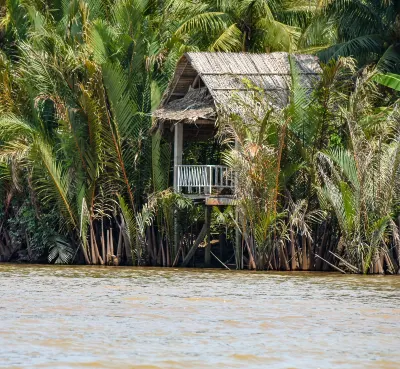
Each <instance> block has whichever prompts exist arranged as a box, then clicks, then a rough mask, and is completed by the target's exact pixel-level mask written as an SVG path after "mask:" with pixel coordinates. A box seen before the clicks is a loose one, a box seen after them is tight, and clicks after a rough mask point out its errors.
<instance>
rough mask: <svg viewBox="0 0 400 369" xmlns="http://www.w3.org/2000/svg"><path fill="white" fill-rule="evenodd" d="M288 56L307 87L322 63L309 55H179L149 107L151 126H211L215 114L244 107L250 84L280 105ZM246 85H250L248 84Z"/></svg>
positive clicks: (285, 98) (283, 98)
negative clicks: (153, 108)
mask: <svg viewBox="0 0 400 369" xmlns="http://www.w3.org/2000/svg"><path fill="white" fill-rule="evenodd" d="M291 57H292V58H293V59H292V61H294V64H295V65H296V70H297V73H298V74H299V77H300V80H301V83H302V85H303V87H305V88H310V89H311V88H312V87H313V84H314V82H315V80H316V79H318V75H319V74H320V73H321V68H320V66H319V63H318V59H317V58H316V57H315V56H312V55H300V54H297V55H291V56H290V55H289V54H288V53H286V52H276V53H270V54H250V53H220V52H217V53H210V52H193V53H192V52H190V53H186V54H184V55H183V56H182V58H181V59H180V60H179V62H178V65H177V67H176V71H175V75H174V77H173V79H172V81H171V83H170V85H169V88H168V89H167V91H166V93H165V94H164V97H163V100H162V102H161V105H160V107H159V108H158V109H157V110H156V111H155V112H154V113H153V117H154V118H155V119H154V121H155V125H154V127H153V128H155V129H156V128H161V127H165V126H169V127H170V128H171V129H172V127H173V126H174V124H176V123H178V122H181V123H184V124H185V129H187V128H189V127H188V126H187V125H195V126H196V127H199V126H200V125H201V126H202V129H203V130H204V129H205V127H204V125H212V126H214V123H215V120H216V118H217V116H218V115H219V114H220V113H221V112H222V111H223V112H224V113H236V114H241V113H243V112H242V111H241V110H243V105H242V106H241V105H240V104H237V103H235V102H234V101H235V100H236V101H238V99H239V100H242V101H245V102H246V101H249V102H251V100H253V99H252V97H253V96H254V88H251V86H257V87H258V88H261V89H263V90H264V91H265V93H266V94H267V95H268V98H269V99H270V101H271V104H273V105H275V106H276V107H278V108H279V107H280V108H282V107H284V106H285V105H286V104H287V103H288V98H289V89H290V82H291V75H292V72H291V66H290V60H289V58H291ZM249 86H250V87H249Z"/></svg>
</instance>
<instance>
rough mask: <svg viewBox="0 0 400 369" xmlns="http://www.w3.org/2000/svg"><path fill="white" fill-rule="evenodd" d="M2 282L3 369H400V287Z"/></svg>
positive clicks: (20, 272) (108, 277) (64, 270)
mask: <svg viewBox="0 0 400 369" xmlns="http://www.w3.org/2000/svg"><path fill="white" fill-rule="evenodd" d="M0 275H1V287H0V293H1V296H2V298H1V300H0V311H1V314H2V324H1V327H0V347H2V349H1V350H0V363H1V364H0V367H4V368H13V369H16V368H90V367H93V368H214V367H218V368H239V367H241V368H242V367H244V366H245V367H246V368H256V367H257V368H259V367H271V368H289V367H290V368H346V369H347V368H378V367H379V368H397V367H398V362H399V360H400V353H399V352H398V350H397V348H398V342H399V338H400V334H399V328H400V322H399V319H398V316H399V314H400V308H399V307H398V304H397V302H398V299H399V297H400V292H399V291H400V279H398V278H396V277H390V276H386V277H378V276H377V277H363V276H349V275H339V274H320V273H296V272H294V273H290V274H287V273H264V272H223V271H215V270H196V269H194V270H185V269H180V270H172V269H168V270H167V269H140V268H101V267H70V266H65V267H54V266H20V265H0ZM16 291H17V293H16ZM328 348H329V349H328Z"/></svg>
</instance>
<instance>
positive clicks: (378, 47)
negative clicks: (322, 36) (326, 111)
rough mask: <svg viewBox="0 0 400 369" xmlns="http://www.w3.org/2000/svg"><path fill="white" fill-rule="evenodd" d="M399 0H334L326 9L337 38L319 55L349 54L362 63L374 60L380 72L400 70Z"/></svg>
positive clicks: (338, 55) (327, 17) (333, 56)
mask: <svg viewBox="0 0 400 369" xmlns="http://www.w3.org/2000/svg"><path fill="white" fill-rule="evenodd" d="M399 14H400V3H399V2H398V1H396V0H365V1H364V0H352V1H349V0H333V1H331V2H329V4H328V5H327V7H326V9H325V16H326V21H327V22H333V23H334V24H335V29H336V40H335V42H334V44H333V46H331V47H330V48H328V49H327V50H326V51H323V52H321V53H320V54H319V56H320V58H321V59H322V60H323V61H325V62H327V61H328V60H329V59H331V58H338V57H340V56H351V57H354V58H356V59H357V61H358V64H359V65H360V66H363V65H365V64H368V63H376V64H377V66H378V69H380V70H381V71H391V72H399V71H400V49H399V48H400V16H399Z"/></svg>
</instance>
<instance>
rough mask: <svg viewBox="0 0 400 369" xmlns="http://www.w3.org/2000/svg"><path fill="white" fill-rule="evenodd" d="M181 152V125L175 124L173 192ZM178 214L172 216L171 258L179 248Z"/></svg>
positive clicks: (180, 161) (176, 180) (175, 188)
mask: <svg viewBox="0 0 400 369" xmlns="http://www.w3.org/2000/svg"><path fill="white" fill-rule="evenodd" d="M182 152H183V123H177V124H175V128H174V192H179V190H180V189H179V183H178V165H182ZM177 218H178V214H177V211H175V214H174V245H173V255H172V258H173V259H174V258H175V257H176V254H177V252H178V247H179V226H178V219H177Z"/></svg>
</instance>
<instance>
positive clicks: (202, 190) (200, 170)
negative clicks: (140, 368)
mask: <svg viewBox="0 0 400 369" xmlns="http://www.w3.org/2000/svg"><path fill="white" fill-rule="evenodd" d="M175 171H176V178H177V181H176V188H175V191H176V192H179V193H182V194H184V195H187V196H189V197H192V198H204V199H206V203H207V201H208V202H210V203H209V205H228V202H229V203H231V201H225V203H220V202H221V201H220V200H222V199H223V198H225V199H232V197H233V194H234V188H235V184H234V173H233V171H232V169H230V168H228V167H225V166H223V165H176V166H175ZM213 199H214V200H213ZM222 202H224V201H222Z"/></svg>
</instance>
